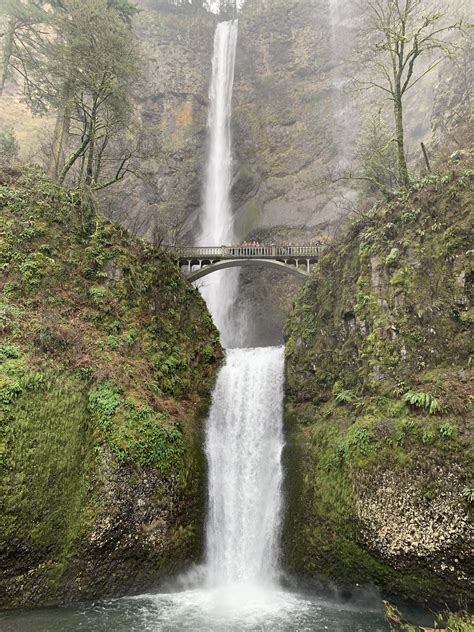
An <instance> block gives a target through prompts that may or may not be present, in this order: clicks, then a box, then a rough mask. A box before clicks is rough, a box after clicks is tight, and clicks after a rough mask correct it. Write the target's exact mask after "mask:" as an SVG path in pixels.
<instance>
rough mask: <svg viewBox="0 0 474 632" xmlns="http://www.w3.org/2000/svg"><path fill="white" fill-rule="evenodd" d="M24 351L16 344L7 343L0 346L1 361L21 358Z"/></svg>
mask: <svg viewBox="0 0 474 632" xmlns="http://www.w3.org/2000/svg"><path fill="white" fill-rule="evenodd" d="M22 355H23V354H22V352H21V351H20V350H19V349H18V347H15V346H14V345H5V346H2V347H0V362H4V361H5V360H8V359H17V358H21V356H22Z"/></svg>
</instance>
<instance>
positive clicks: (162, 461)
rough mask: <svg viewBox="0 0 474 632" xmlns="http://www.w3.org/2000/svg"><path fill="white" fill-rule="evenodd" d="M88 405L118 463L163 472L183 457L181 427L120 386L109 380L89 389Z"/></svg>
mask: <svg viewBox="0 0 474 632" xmlns="http://www.w3.org/2000/svg"><path fill="white" fill-rule="evenodd" d="M88 409H89V411H90V412H91V413H92V415H93V417H94V419H95V420H96V422H97V424H98V425H99V427H100V428H102V430H103V431H104V433H105V437H106V439H107V443H108V445H109V446H110V449H111V451H112V453H113V454H114V456H115V457H116V458H117V460H118V461H119V462H120V463H127V464H128V463H130V464H136V465H140V466H141V467H146V466H149V465H154V466H155V467H158V468H160V470H162V472H169V471H171V470H172V469H174V468H175V467H178V463H179V461H180V459H182V458H183V457H184V454H185V444H184V438H183V434H182V432H181V430H180V428H179V427H178V426H177V425H176V424H169V423H168V421H167V415H165V414H164V413H157V412H155V411H154V410H153V409H152V408H150V406H147V405H145V404H142V403H140V402H137V401H135V400H134V399H133V398H130V397H128V398H124V397H123V395H122V391H121V389H120V388H118V387H117V386H115V385H114V384H111V383H110V382H104V383H102V384H99V385H98V386H97V387H95V388H94V389H92V391H91V392H90V393H89V403H88Z"/></svg>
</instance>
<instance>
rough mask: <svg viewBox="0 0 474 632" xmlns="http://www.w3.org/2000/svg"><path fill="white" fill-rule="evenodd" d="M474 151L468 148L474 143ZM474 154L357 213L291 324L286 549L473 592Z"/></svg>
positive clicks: (362, 575) (387, 585) (409, 583)
mask: <svg viewBox="0 0 474 632" xmlns="http://www.w3.org/2000/svg"><path fill="white" fill-rule="evenodd" d="M464 158H465V159H466V155H464ZM472 183H473V171H472V161H469V160H468V161H467V162H463V161H462V160H460V156H457V157H456V158H455V159H454V160H453V161H451V162H450V163H449V165H448V169H447V171H446V172H445V175H443V176H438V177H435V176H433V177H430V178H427V179H426V180H425V181H424V182H423V183H422V184H420V186H419V187H417V189H416V190H415V191H413V192H412V193H411V194H409V195H407V196H403V197H400V198H397V199H395V200H394V201H393V202H392V203H391V204H388V205H382V206H379V208H378V209H377V210H375V211H373V212H371V213H369V214H368V215H367V216H364V217H362V218H361V219H359V220H358V221H356V222H354V223H353V225H352V227H351V228H350V230H349V232H348V234H347V235H346V236H345V237H344V238H343V239H341V240H339V241H337V242H336V243H335V244H334V246H333V248H331V249H329V250H328V252H327V254H325V255H324V257H323V259H322V260H321V263H320V265H319V266H318V268H317V270H316V271H315V273H314V275H313V278H312V279H311V281H310V282H309V283H308V284H307V286H306V287H305V288H304V290H303V292H302V293H301V294H300V296H299V298H298V300H297V301H296V303H295V306H294V309H293V312H292V314H291V318H290V320H289V323H288V326H287V336H288V343H287V359H288V376H287V377H288V380H287V386H288V401H287V414H288V423H289V433H290V437H291V440H290V448H291V449H290V450H289V454H288V463H289V465H290V475H289V476H290V483H291V484H292V486H293V488H292V490H291V498H290V499H289V508H288V524H287V529H286V536H285V541H286V547H287V563H288V566H289V568H290V569H291V570H292V571H294V572H297V573H298V574H301V575H306V576H318V575H320V576H325V577H329V578H331V579H333V580H336V581H338V582H342V583H344V582H347V583H348V584H351V583H354V582H357V583H361V582H368V581H371V582H375V583H376V584H378V585H379V586H381V587H382V588H383V590H384V591H385V592H386V593H387V594H392V595H398V596H402V597H405V598H407V599H415V600H418V601H421V600H423V599H424V600H426V601H427V602H429V601H430V600H434V601H437V602H438V603H442V602H443V601H451V602H452V603H455V602H456V600H457V599H461V601H462V598H463V596H464V597H466V598H468V599H469V598H472V596H473V586H472V570H473V569H472V557H471V556H470V554H469V550H471V549H472V544H473V537H474V532H473V529H472V500H473V498H472V496H473V494H472V491H473V490H472V477H473V474H474V471H473V467H472V445H473V444H472V436H473V435H472V433H473V426H472V422H473V418H474V415H473V412H474V411H473V388H472V385H473V375H472V366H471V364H472V353H473V351H474V349H473V347H472V325H473V318H472V316H473V310H472V301H473V299H474V294H473V291H474V288H473V280H474V279H473V267H472V250H470V248H471V245H472V236H473V215H472V206H471V205H470V200H471V199H472Z"/></svg>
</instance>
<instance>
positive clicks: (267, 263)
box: [187, 259, 309, 283]
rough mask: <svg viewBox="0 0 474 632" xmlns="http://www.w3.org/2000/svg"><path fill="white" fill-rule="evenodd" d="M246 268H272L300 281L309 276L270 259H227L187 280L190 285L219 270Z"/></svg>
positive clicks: (215, 263) (200, 270) (205, 268)
mask: <svg viewBox="0 0 474 632" xmlns="http://www.w3.org/2000/svg"><path fill="white" fill-rule="evenodd" d="M206 263H207V262H206ZM295 263H296V262H295ZM247 266H264V267H266V268H273V269H276V270H280V272H285V273H286V274H291V275H292V276H294V277H297V278H299V279H300V280H303V279H307V278H308V276H309V275H308V272H305V271H303V270H301V269H300V268H298V267H296V266H294V265H293V266H292V265H288V264H286V263H284V262H283V261H275V260H272V259H229V260H223V261H216V262H214V263H210V265H205V266H204V267H202V268H201V269H199V270H196V271H194V272H191V274H188V275H187V278H188V280H189V281H190V282H191V283H194V281H198V280H199V279H202V278H203V277H205V276H208V275H209V274H212V273H213V272H218V271H219V270H226V269H227V268H241V267H247Z"/></svg>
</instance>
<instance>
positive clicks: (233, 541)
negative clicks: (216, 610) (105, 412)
mask: <svg viewBox="0 0 474 632" xmlns="http://www.w3.org/2000/svg"><path fill="white" fill-rule="evenodd" d="M283 366H284V350H283V347H267V348H261V349H233V350H230V351H228V352H227V361H226V364H225V366H224V367H223V368H222V370H221V372H220V374H219V378H218V381H217V385H216V388H215V391H214V396H213V403H212V408H211V413H210V416H209V420H208V425H207V436H206V454H207V459H208V463H209V518H208V524H207V568H208V575H209V581H210V584H211V585H212V586H220V585H227V584H229V583H259V584H265V583H269V582H271V581H272V580H274V579H275V577H276V575H277V572H278V551H279V548H278V544H279V534H280V512H281V486H282V467H281V452H282V449H283V431H282V413H283V411H282V406H283V404H282V403H283V373H284V371H283Z"/></svg>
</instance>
